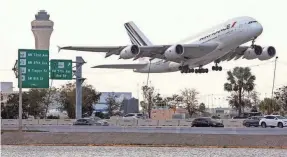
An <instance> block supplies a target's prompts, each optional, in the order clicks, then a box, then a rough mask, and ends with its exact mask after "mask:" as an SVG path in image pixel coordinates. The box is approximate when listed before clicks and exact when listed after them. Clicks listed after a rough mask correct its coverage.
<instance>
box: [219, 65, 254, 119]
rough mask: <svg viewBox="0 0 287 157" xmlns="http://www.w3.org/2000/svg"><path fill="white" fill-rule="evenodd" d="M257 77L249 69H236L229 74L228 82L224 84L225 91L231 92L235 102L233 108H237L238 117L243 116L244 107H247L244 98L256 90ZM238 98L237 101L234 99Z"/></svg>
mask: <svg viewBox="0 0 287 157" xmlns="http://www.w3.org/2000/svg"><path fill="white" fill-rule="evenodd" d="M255 79H256V77H255V76H254V75H252V73H251V70H250V68H249V67H245V68H244V67H235V68H234V69H233V71H228V72H227V81H228V82H226V83H225V84H224V90H225V91H228V92H230V93H231V94H232V95H231V97H232V99H230V100H236V101H234V103H233V105H232V104H231V105H232V106H236V109H237V110H238V115H239V116H240V115H241V111H242V107H244V106H246V104H245V103H243V101H242V96H243V95H244V94H245V93H246V92H247V93H249V92H251V91H253V89H254V86H255V83H254V81H255ZM234 98H236V99H234Z"/></svg>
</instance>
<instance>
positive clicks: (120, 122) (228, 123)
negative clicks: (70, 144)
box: [1, 119, 243, 127]
mask: <svg viewBox="0 0 287 157" xmlns="http://www.w3.org/2000/svg"><path fill="white" fill-rule="evenodd" d="M18 121H19V120H18V119H1V125H18ZM75 121H76V120H75V119H23V120H22V124H23V125H72V124H73V122H75ZM106 121H107V122H108V123H109V124H110V125H112V126H139V127H140V126H191V123H192V121H193V119H188V120H175V119H170V120H153V119H133V120H127V119H106ZM220 121H222V122H223V124H224V127H243V125H242V122H243V120H242V119H223V120H220Z"/></svg>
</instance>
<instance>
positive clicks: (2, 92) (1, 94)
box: [0, 82, 18, 105]
mask: <svg viewBox="0 0 287 157" xmlns="http://www.w3.org/2000/svg"><path fill="white" fill-rule="evenodd" d="M13 93H18V92H13V82H0V104H1V105H6V103H7V101H8V96H9V95H10V94H13Z"/></svg>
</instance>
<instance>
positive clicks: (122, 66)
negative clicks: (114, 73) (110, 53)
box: [92, 64, 147, 69]
mask: <svg viewBox="0 0 287 157" xmlns="http://www.w3.org/2000/svg"><path fill="white" fill-rule="evenodd" d="M145 66H147V64H106V65H97V66H93V67H92V68H109V69H140V68H144V67H145Z"/></svg>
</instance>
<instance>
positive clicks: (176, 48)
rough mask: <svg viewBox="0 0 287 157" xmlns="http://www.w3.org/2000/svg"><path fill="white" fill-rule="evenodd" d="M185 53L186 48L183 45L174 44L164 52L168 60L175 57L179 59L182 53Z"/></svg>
mask: <svg viewBox="0 0 287 157" xmlns="http://www.w3.org/2000/svg"><path fill="white" fill-rule="evenodd" d="M183 53H184V48H183V46H182V45H179V44H177V45H173V46H170V47H169V48H168V49H167V50H166V51H165V52H164V56H165V57H166V58H167V59H168V60H174V59H178V58H181V56H182V54H183Z"/></svg>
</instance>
